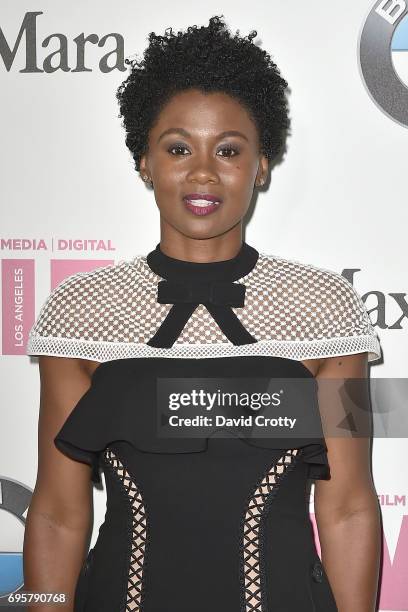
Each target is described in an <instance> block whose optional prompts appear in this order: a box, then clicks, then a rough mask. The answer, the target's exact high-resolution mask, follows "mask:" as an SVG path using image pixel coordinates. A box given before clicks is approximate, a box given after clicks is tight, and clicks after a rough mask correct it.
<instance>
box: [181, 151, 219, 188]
mask: <svg viewBox="0 0 408 612" xmlns="http://www.w3.org/2000/svg"><path fill="white" fill-rule="evenodd" d="M187 180H188V181H192V182H194V181H195V182H197V183H208V182H212V183H218V181H219V176H218V173H217V171H216V168H215V161H214V160H213V159H212V158H208V157H205V156H200V157H197V158H196V159H194V160H192V164H191V168H190V170H189V171H188V175H187Z"/></svg>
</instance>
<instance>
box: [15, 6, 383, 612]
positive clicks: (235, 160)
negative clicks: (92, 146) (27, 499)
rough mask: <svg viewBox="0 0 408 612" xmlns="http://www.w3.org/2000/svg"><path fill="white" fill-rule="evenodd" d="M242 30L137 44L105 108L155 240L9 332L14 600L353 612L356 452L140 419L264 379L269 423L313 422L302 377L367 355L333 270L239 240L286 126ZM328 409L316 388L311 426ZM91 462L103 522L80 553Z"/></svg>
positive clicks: (79, 282)
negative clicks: (27, 420) (21, 398)
mask: <svg viewBox="0 0 408 612" xmlns="http://www.w3.org/2000/svg"><path fill="white" fill-rule="evenodd" d="M255 35H256V33H255V32H252V33H251V34H250V35H249V36H248V37H246V38H245V37H240V36H239V32H237V33H236V35H234V36H232V35H231V34H230V32H229V31H228V29H227V27H226V25H225V23H224V22H223V21H222V19H221V18H220V17H213V18H211V19H210V21H209V24H208V26H206V27H201V28H197V27H196V26H194V27H190V28H188V29H187V31H186V32H178V33H177V34H175V33H173V31H172V30H171V29H170V30H167V31H166V33H165V35H164V36H158V35H156V34H154V33H151V34H150V37H149V46H148V48H147V49H146V51H145V54H144V59H143V60H142V61H140V62H138V61H136V60H134V61H132V62H129V63H130V65H131V71H130V74H129V76H128V77H127V79H126V80H125V81H124V83H123V84H122V85H121V87H120V88H119V90H118V92H117V97H118V100H119V103H120V110H121V116H123V118H124V127H125V128H126V133H127V137H126V143H127V145H128V147H129V149H130V151H131V153H132V156H133V160H134V164H135V168H136V170H137V171H139V172H140V174H141V177H142V179H143V180H144V181H146V183H147V184H149V185H150V186H151V187H152V188H153V190H154V196H155V199H156V202H157V206H158V208H159V211H160V242H159V243H158V244H157V245H156V247H155V248H153V249H152V250H151V251H150V252H149V253H148V255H147V256H142V255H139V256H136V257H135V258H134V259H133V260H132V261H130V262H126V261H122V262H119V263H118V264H116V265H114V266H108V267H104V268H98V269H96V270H94V271H92V272H88V273H78V274H74V275H72V276H70V277H68V278H67V279H65V281H63V282H62V283H61V284H60V285H59V286H58V287H57V288H56V289H54V291H53V292H52V293H51V295H50V296H49V298H48V300H47V302H46V304H45V305H44V306H43V309H42V311H41V313H40V315H39V317H38V319H37V321H36V324H35V325H34V328H33V330H32V332H31V334H30V341H29V345H28V348H27V353H28V354H31V355H34V354H35V355H41V356H40V373H41V410H40V425H39V427H40V430H39V439H40V445H39V466H38V478H37V484H36V488H35V492H34V495H33V499H32V503H31V505H30V510H29V515H28V519H27V527H26V535H25V547H24V560H25V578H26V588H27V589H30V590H36V591H41V590H45V589H47V590H53V591H59V592H65V593H67V594H68V595H69V596H70V597H71V598H72V597H73V595H74V594H75V605H74V610H75V612H79V611H81V610H87V611H88V612H105V611H106V612H108V611H109V612H113V611H118V612H119V610H120V611H122V610H123V611H124V610H126V611H127V610H143V612H153V611H154V612H192V611H193V610H194V612H204V611H205V612H209V611H210V610H212V611H214V612H218V611H221V610H222V612H238V610H241V612H272V611H275V610H276V611H278V610H279V612H283V611H285V612H300V611H302V612H312V611H317V610H318V611H319V612H335V611H338V612H372V611H373V610H374V605H375V596H376V584H377V576H378V557H379V514H378V505H377V499H376V494H375V490H374V487H373V483H372V479H371V474H370V467H369V453H368V449H369V438H368V437H362V438H358V439H356V438H354V437H346V436H343V437H341V438H339V437H331V438H329V437H328V438H327V440H326V441H325V439H324V438H323V437H322V436H319V435H317V434H318V431H317V433H316V429H315V430H314V433H315V434H316V435H312V436H303V437H302V436H300V437H299V436H296V435H295V436H294V437H291V436H290V435H289V434H288V431H287V429H284V432H285V433H282V434H281V435H279V436H275V437H273V436H271V435H269V434H268V435H263V434H261V433H260V430H259V429H256V430H254V432H255V435H245V434H243V431H244V430H245V428H243V429H241V430H239V429H237V428H235V429H234V427H233V426H232V425H231V424H230V422H229V421H227V420H225V421H222V423H223V425H221V426H215V427H214V426H212V427H210V428H206V427H205V426H203V427H202V429H201V430H200V432H199V433H200V435H197V431H195V432H194V431H193V428H192V427H189V428H188V426H187V425H185V427H184V429H183V430H182V431H181V434H180V433H178V434H174V431H172V430H171V427H169V423H170V420H169V418H170V413H169V412H168V411H166V409H165V408H166V406H165V404H163V403H162V400H163V397H164V398H165V399H166V398H167V399H168V398H169V397H170V396H171V397H172V398H175V397H177V398H181V395H180V394H181V392H184V393H186V394H187V397H191V396H192V393H193V391H195V392H196V391H197V389H196V384H201V385H202V387H203V389H204V388H205V389H207V390H208V389H209V388H210V387H211V384H213V383H214V381H215V385H216V387H217V389H218V390H219V388H218V386H217V385H221V390H225V389H227V390H231V389H233V390H234V389H235V390H237V389H238V388H239V389H241V388H242V389H244V390H248V388H251V389H253V388H255V386H256V384H258V381H259V380H261V379H262V380H268V379H269V380H271V379H273V380H275V379H279V381H282V380H283V381H284V380H289V382H290V383H291V384H289V385H287V386H286V387H285V391H287V392H288V393H289V394H290V393H292V392H293V390H294V389H295V382H296V381H297V382H298V383H299V384H301V385H302V384H303V385H304V386H303V387H302V389H303V391H302V393H301V394H297V395H296V393H295V395H296V398H297V399H296V401H292V402H289V404H288V405H287V406H286V408H290V410H295V409H299V408H300V407H301V408H302V409H301V411H300V415H301V416H302V417H306V415H308V416H309V417H313V416H315V415H316V411H318V403H317V382H319V383H322V382H323V380H328V379H335V380H336V381H340V380H344V379H349V378H354V379H360V380H366V376H367V362H368V361H372V360H374V359H376V358H378V357H379V356H380V347H379V342H378V338H377V336H376V333H375V331H374V329H373V327H372V325H371V322H370V320H369V317H368V313H367V311H366V310H365V307H364V305H363V303H362V301H361V299H360V297H359V296H358V294H357V293H356V292H355V290H354V289H353V287H352V286H351V284H350V283H349V282H348V281H346V280H345V279H344V278H343V277H342V276H341V275H339V274H337V273H335V272H331V271H329V270H323V269H321V268H317V267H314V266H312V265H309V264H302V263H300V262H295V261H292V260H285V259H283V258H279V257H277V256H272V255H266V254H262V253H259V252H258V251H257V250H256V249H255V248H254V247H253V246H251V245H249V244H247V243H246V242H245V241H243V238H242V236H243V220H244V218H245V215H246V213H247V210H248V207H249V205H250V202H251V199H252V197H253V195H254V190H256V189H257V188H259V187H261V186H262V185H264V184H265V182H266V179H267V174H268V165H269V162H270V160H273V159H275V158H276V156H277V155H278V153H279V151H280V150H281V148H282V144H283V136H284V131H285V129H287V128H288V126H289V119H288V110H287V104H286V98H285V89H286V87H287V83H286V81H285V80H284V79H283V78H282V77H281V76H280V73H279V70H278V68H277V67H276V65H275V64H274V63H273V62H272V60H271V58H270V56H269V55H268V54H267V53H266V52H265V51H263V50H261V49H260V48H259V47H257V46H256V45H254V44H253V42H252V39H253V38H254V36H255ZM339 356H341V359H339ZM208 385H209V386H208ZM213 388H215V387H213ZM263 389H264V388H263ZM343 389H344V387H343ZM166 394H167V395H166ZM341 395H342V394H341V393H337V394H336V393H335V392H334V391H333V394H332V395H331V394H330V393H329V394H327V393H326V396H327V398H326V400H325V399H324V397H322V398H321V402H320V409H321V411H322V414H324V413H325V412H327V413H328V415H329V416H330V414H332V413H333V412H336V410H337V409H338V406H336V402H337V403H338V402H339V401H340V400H339V399H338V398H339V397H340V396H341ZM360 399H361V402H364V399H366V398H365V397H363V396H362V395H361V394H360ZM179 407H180V406H179ZM325 408H327V409H328V410H327V411H326V410H325ZM191 410H192V402H191V403H190V404H189V405H188V406H187V408H184V412H183V409H181V411H180V412H179V413H178V415H181V414H183V415H184V416H186V415H187V416H188V415H190V416H191V415H192V414H193V412H192V411H191ZM220 411H221V413H223V414H221V415H220V416H223V417H226V416H228V415H229V416H231V414H232V415H234V414H236V411H237V406H235V407H234V408H233V410H232V412H231V410H229V409H228V408H225V407H224V408H222V407H221V408H220ZM234 411H235V412H234ZM199 412H200V411H198V412H197V414H198V416H200V414H201V416H202V411H201V413H200V414H199ZM241 412H242V411H241ZM241 412H240V413H239V414H241ZM244 412H245V411H244ZM172 414H173V415H174V413H172ZM246 414H248V412H246ZM319 422H320V421H319ZM186 423H187V422H186ZM173 429H174V428H173ZM245 431H246V430H245ZM326 442H327V445H326ZM101 467H102V468H103V471H104V476H105V482H106V490H107V500H108V501H107V512H106V516H105V521H104V523H103V525H102V526H101V528H100V531H99V535H98V540H97V542H96V544H95V546H94V547H93V549H91V550H90V551H89V553H88V554H87V550H88V536H89V532H90V529H91V524H92V523H91V508H92V490H91V486H90V480H91V479H92V481H93V482H94V483H100V482H101V477H100V473H99V469H100V468H101ZM330 476H331V478H330ZM90 477H91V479H90ZM311 480H315V481H316V483H315V484H316V487H315V510H316V517H317V522H318V529H319V537H320V543H321V549H322V561H320V559H319V557H318V554H317V550H316V547H315V543H314V539H313V530H312V527H311V523H310V521H309V513H308V499H307V494H306V492H307V491H306V485H307V484H308V483H309V484H310V482H311ZM85 556H86V559H85V560H84V557H85ZM71 601H72V599H71ZM71 606H72V603H71ZM48 609H49V607H47V610H48ZM68 609H73V608H72V607H69V606H68Z"/></svg>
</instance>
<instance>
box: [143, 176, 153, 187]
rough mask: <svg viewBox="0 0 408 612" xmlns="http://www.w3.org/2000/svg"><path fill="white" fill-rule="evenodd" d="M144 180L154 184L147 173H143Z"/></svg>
mask: <svg viewBox="0 0 408 612" xmlns="http://www.w3.org/2000/svg"><path fill="white" fill-rule="evenodd" d="M142 180H143V181H144V182H145V183H149V185H153V181H152V179H150V178H149V177H148V176H147V174H143V175H142Z"/></svg>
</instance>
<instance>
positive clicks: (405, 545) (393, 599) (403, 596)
mask: <svg viewBox="0 0 408 612" xmlns="http://www.w3.org/2000/svg"><path fill="white" fill-rule="evenodd" d="M310 520H311V523H312V527H313V533H314V539H315V544H316V549H317V552H318V555H319V557H320V558H321V548H320V542H319V535H318V531H317V524H316V519H315V515H314V513H312V512H311V513H310ZM407 576H408V516H407V515H404V516H403V517H402V523H401V529H400V533H399V537H398V541H397V547H396V549H395V554H394V559H393V561H391V557H390V551H389V548H388V544H387V540H386V538H385V535H384V533H383V557H382V568H381V570H380V585H379V589H380V604H379V610H384V611H385V610H400V611H401V610H404V611H405V610H408V580H407Z"/></svg>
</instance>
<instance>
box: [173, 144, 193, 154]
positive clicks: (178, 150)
mask: <svg viewBox="0 0 408 612" xmlns="http://www.w3.org/2000/svg"><path fill="white" fill-rule="evenodd" d="M168 151H169V153H171V154H172V155H180V154H181V155H184V153H182V151H188V149H187V147H185V146H184V145H181V144H176V145H173V146H172V147H170V148H169V149H168ZM173 151H176V152H175V153H173Z"/></svg>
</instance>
